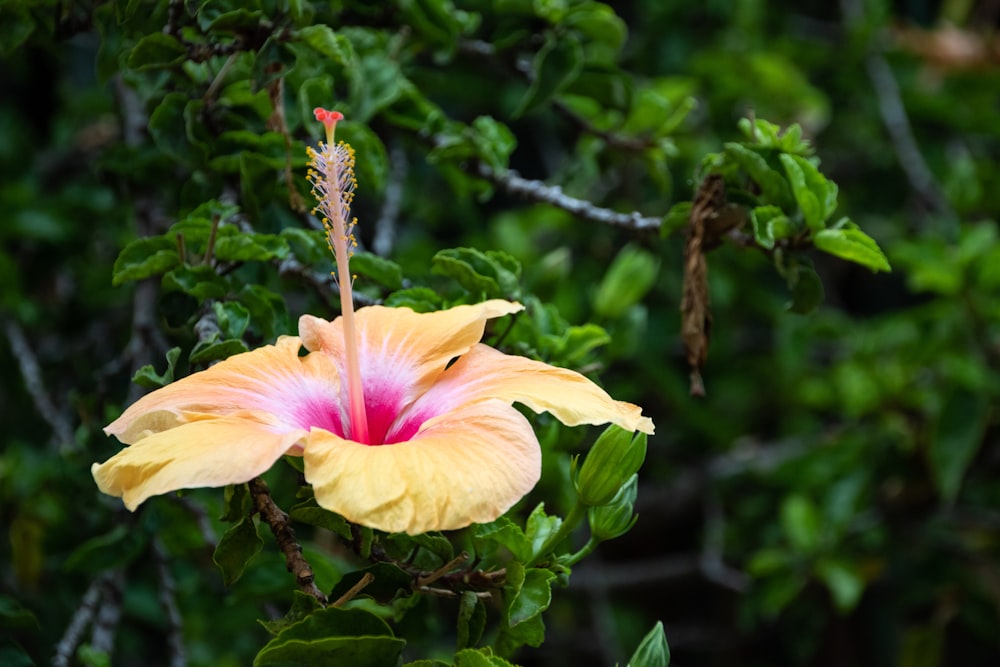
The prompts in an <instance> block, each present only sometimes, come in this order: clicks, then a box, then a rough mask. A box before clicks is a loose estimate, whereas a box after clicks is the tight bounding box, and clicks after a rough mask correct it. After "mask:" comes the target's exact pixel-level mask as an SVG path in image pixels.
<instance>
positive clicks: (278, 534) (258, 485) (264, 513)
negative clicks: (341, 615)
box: [249, 477, 327, 605]
mask: <svg viewBox="0 0 1000 667" xmlns="http://www.w3.org/2000/svg"><path fill="white" fill-rule="evenodd" d="M249 487H250V496H251V497H252V498H253V502H254V507H255V508H256V509H257V511H258V512H259V513H260V518H261V520H262V521H263V522H264V523H266V524H267V525H268V526H270V527H271V532H272V533H274V539H275V541H276V542H277V543H278V548H279V549H281V551H282V553H284V554H285V567H287V568H288V571H289V572H291V573H292V574H293V575H295V583H296V584H298V587H299V590H300V591H302V592H303V593H306V594H307V595H311V596H313V597H314V598H316V599H317V600H319V601H320V603H321V604H324V605H325V604H326V603H327V599H326V596H325V595H323V592H322V591H321V590H320V589H319V588H318V587H317V586H316V582H315V577H314V575H313V570H312V567H311V566H310V565H309V563H308V562H307V561H306V559H305V557H304V556H303V555H302V547H301V546H300V545H299V543H298V542H297V541H296V539H295V530H294V529H293V528H292V524H291V522H290V521H289V520H288V515H287V514H286V513H285V512H284V511H282V509H281V508H280V507H278V506H277V505H275V504H274V500H272V499H271V490H270V489H269V488H268V487H267V483H266V482H264V480H262V479H261V478H260V477H255V478H254V479H252V480H250V482H249Z"/></svg>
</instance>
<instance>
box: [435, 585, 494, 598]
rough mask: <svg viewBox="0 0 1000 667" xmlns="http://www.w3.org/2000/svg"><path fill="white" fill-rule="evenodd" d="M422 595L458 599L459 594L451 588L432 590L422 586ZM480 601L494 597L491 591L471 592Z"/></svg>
mask: <svg viewBox="0 0 1000 667" xmlns="http://www.w3.org/2000/svg"><path fill="white" fill-rule="evenodd" d="M417 590H419V591H420V592H421V593H427V594H428V595H433V596H435V597H439V598H457V597H458V596H459V593H457V592H455V591H453V590H451V589H450V588H432V587H431V586H421V587H420V588H418V589H417ZM470 592H471V593H472V594H473V595H475V596H476V597H477V598H479V599H480V600H489V599H490V598H491V597H493V593H492V592H491V591H470Z"/></svg>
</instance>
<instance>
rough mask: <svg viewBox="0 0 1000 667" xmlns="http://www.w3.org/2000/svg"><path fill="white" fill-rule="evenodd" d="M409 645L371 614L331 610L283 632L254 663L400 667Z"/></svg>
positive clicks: (258, 664) (315, 614)
mask: <svg viewBox="0 0 1000 667" xmlns="http://www.w3.org/2000/svg"><path fill="white" fill-rule="evenodd" d="M405 643H406V642H404V641H403V640H402V639H397V638H395V637H393V636H392V632H391V631H390V630H389V626H387V625H386V624H385V622H384V621H382V620H381V619H380V618H378V617H377V616H375V615H374V614H372V613H370V612H367V611H363V610H361V609H338V608H336V607H327V608H325V609H320V610H318V611H315V612H313V613H311V614H309V615H308V616H306V617H305V618H304V619H303V620H301V621H299V622H298V623H293V624H292V625H289V626H288V627H287V628H285V629H284V630H282V631H281V632H280V633H279V634H278V636H277V637H275V638H274V639H272V640H271V641H270V642H268V643H267V645H266V646H264V648H262V649H261V651H260V653H258V654H257V657H256V658H255V659H254V662H253V664H254V667H258V666H260V665H289V664H296V665H351V666H352V667H385V666H386V665H396V664H399V660H400V654H401V652H402V650H403V645H404V644H405Z"/></svg>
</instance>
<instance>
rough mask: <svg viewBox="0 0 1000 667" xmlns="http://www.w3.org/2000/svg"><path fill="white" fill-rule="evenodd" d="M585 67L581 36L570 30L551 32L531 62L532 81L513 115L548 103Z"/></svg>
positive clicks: (524, 112)
mask: <svg viewBox="0 0 1000 667" xmlns="http://www.w3.org/2000/svg"><path fill="white" fill-rule="evenodd" d="M582 69H583V46H582V45H581V44H580V39H579V38H578V37H577V36H576V35H575V34H573V33H571V32H567V33H563V34H561V35H556V34H555V33H553V32H548V33H547V34H546V35H545V44H544V45H542V48H541V49H539V50H538V53H537V54H536V55H535V58H534V60H533V61H532V64H531V73H532V76H531V84H530V85H529V86H528V90H527V92H526V93H525V94H524V97H522V98H521V102H520V103H519V104H518V106H517V109H516V110H515V111H514V114H513V115H514V117H518V116H523V115H524V114H526V113H530V112H531V111H534V110H535V109H537V108H539V107H541V106H543V105H545V104H546V103H547V102H548V101H549V100H550V99H552V97H553V96H554V95H556V94H557V93H559V92H560V91H561V90H563V89H564V88H566V87H567V86H568V85H570V84H571V83H573V81H574V80H575V79H576V77H578V76H579V75H580V71H581V70H582Z"/></svg>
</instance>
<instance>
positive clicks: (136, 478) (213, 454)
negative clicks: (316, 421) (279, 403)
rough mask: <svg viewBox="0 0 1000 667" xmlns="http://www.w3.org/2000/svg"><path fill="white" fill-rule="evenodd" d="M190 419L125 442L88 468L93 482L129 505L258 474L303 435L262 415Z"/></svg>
mask: <svg viewBox="0 0 1000 667" xmlns="http://www.w3.org/2000/svg"><path fill="white" fill-rule="evenodd" d="M185 418H187V419H194V421H189V422H188V423H184V424H181V425H180V426H177V427H176V428H172V429H170V430H168V431H164V432H162V433H155V434H153V435H149V436H147V437H145V438H142V439H140V440H139V441H138V442H136V443H135V444H134V445H132V446H130V447H126V448H125V449H123V450H122V451H120V452H118V453H117V454H115V455H114V456H112V457H111V458H110V459H108V460H107V461H105V462H104V463H101V464H97V463H95V464H94V465H93V466H92V467H91V473H92V474H93V476H94V480H95V481H96V482H97V486H98V487H99V488H100V489H101V491H103V492H104V493H107V494H109V495H112V496H118V497H120V498H122V499H123V500H124V501H125V506H126V507H128V508H129V509H130V510H133V511H134V510H135V508H136V507H137V506H138V505H139V504H140V503H141V502H143V501H144V500H146V499H147V498H149V497H150V496H155V495H159V494H163V493H168V492H170V491H176V490H178V489H190V488H198V487H206V486H208V487H217V486H226V485H227V484H241V483H243V482H247V481H249V480H251V479H253V478H254V477H257V476H258V475H260V474H262V473H263V472H264V471H266V470H267V469H268V468H270V467H271V466H272V465H273V464H274V462H275V461H277V460H278V458H279V457H281V455H282V454H284V453H285V452H286V451H288V450H289V449H290V448H292V447H293V446H295V445H296V444H297V443H299V441H300V440H302V439H303V438H304V437H305V436H306V435H307V433H306V431H304V430H298V431H287V430H284V429H282V430H280V431H278V432H276V431H275V427H274V425H273V424H268V423H266V421H261V418H262V419H265V420H266V419H267V417H266V416H263V417H261V416H259V415H252V414H250V413H244V414H240V415H234V416H230V417H222V418H215V417H211V416H201V417H197V416H190V415H187V416H185Z"/></svg>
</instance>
